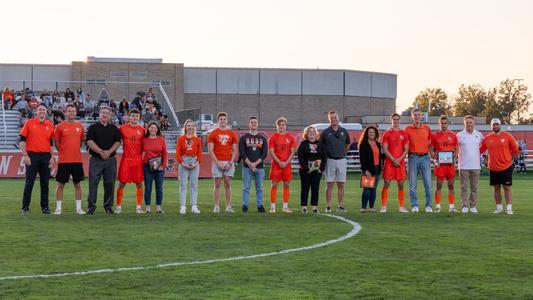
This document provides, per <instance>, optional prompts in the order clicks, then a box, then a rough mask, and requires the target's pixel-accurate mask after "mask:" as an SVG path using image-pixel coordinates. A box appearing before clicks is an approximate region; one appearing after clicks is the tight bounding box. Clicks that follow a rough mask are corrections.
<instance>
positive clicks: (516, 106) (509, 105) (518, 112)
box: [487, 79, 531, 124]
mask: <svg viewBox="0 0 533 300" xmlns="http://www.w3.org/2000/svg"><path fill="white" fill-rule="evenodd" d="M514 82H515V81H514V80H511V79H506V80H504V81H502V82H500V85H499V86H498V88H497V93H498V94H497V97H496V102H497V103H498V105H497V106H498V108H499V109H500V110H501V116H502V122H504V123H506V124H510V123H511V122H517V123H518V122H519V121H520V120H521V116H522V115H524V113H526V112H527V111H528V109H529V104H531V94H529V93H527V86H526V85H524V84H518V86H516V88H515V85H514ZM487 116H488V115H487Z"/></svg>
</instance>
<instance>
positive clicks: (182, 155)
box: [176, 119, 202, 215]
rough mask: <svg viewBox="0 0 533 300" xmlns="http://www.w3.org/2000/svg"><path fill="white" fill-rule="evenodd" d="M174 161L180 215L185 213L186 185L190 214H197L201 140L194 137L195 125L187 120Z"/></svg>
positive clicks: (177, 144) (178, 142) (177, 145)
mask: <svg viewBox="0 0 533 300" xmlns="http://www.w3.org/2000/svg"><path fill="white" fill-rule="evenodd" d="M176 160H177V161H178V163H179V165H178V171H179V176H180V177H179V179H180V180H181V183H180V214H182V215H184V214H186V213H187V207H186V205H185V203H186V200H187V185H188V184H189V178H190V185H191V188H190V189H191V212H192V213H193V214H199V213H200V210H199V209H198V175H199V173H200V162H201V161H202V140H201V139H200V138H199V137H198V136H196V124H195V123H194V122H193V120H191V119H188V120H186V121H185V123H184V124H183V134H182V135H181V136H180V137H179V138H178V141H177V143H176Z"/></svg>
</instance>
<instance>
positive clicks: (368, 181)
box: [360, 175, 376, 189]
mask: <svg viewBox="0 0 533 300" xmlns="http://www.w3.org/2000/svg"><path fill="white" fill-rule="evenodd" d="M375 185H376V177H375V176H370V178H368V177H366V176H365V175H361V185H360V186H361V188H365V189H373V188H374V186H375Z"/></svg>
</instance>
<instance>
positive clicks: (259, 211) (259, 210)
mask: <svg viewBox="0 0 533 300" xmlns="http://www.w3.org/2000/svg"><path fill="white" fill-rule="evenodd" d="M257 212H258V213H265V208H264V207H263V205H261V206H259V207H258V208H257Z"/></svg>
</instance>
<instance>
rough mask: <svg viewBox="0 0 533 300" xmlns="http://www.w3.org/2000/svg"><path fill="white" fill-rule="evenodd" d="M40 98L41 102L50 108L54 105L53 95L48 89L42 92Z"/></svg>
mask: <svg viewBox="0 0 533 300" xmlns="http://www.w3.org/2000/svg"><path fill="white" fill-rule="evenodd" d="M39 98H41V102H42V103H43V104H44V105H46V107H48V108H50V106H51V105H52V97H51V96H50V93H48V91H47V90H46V89H44V90H43V91H42V92H41V94H40V95H39Z"/></svg>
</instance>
